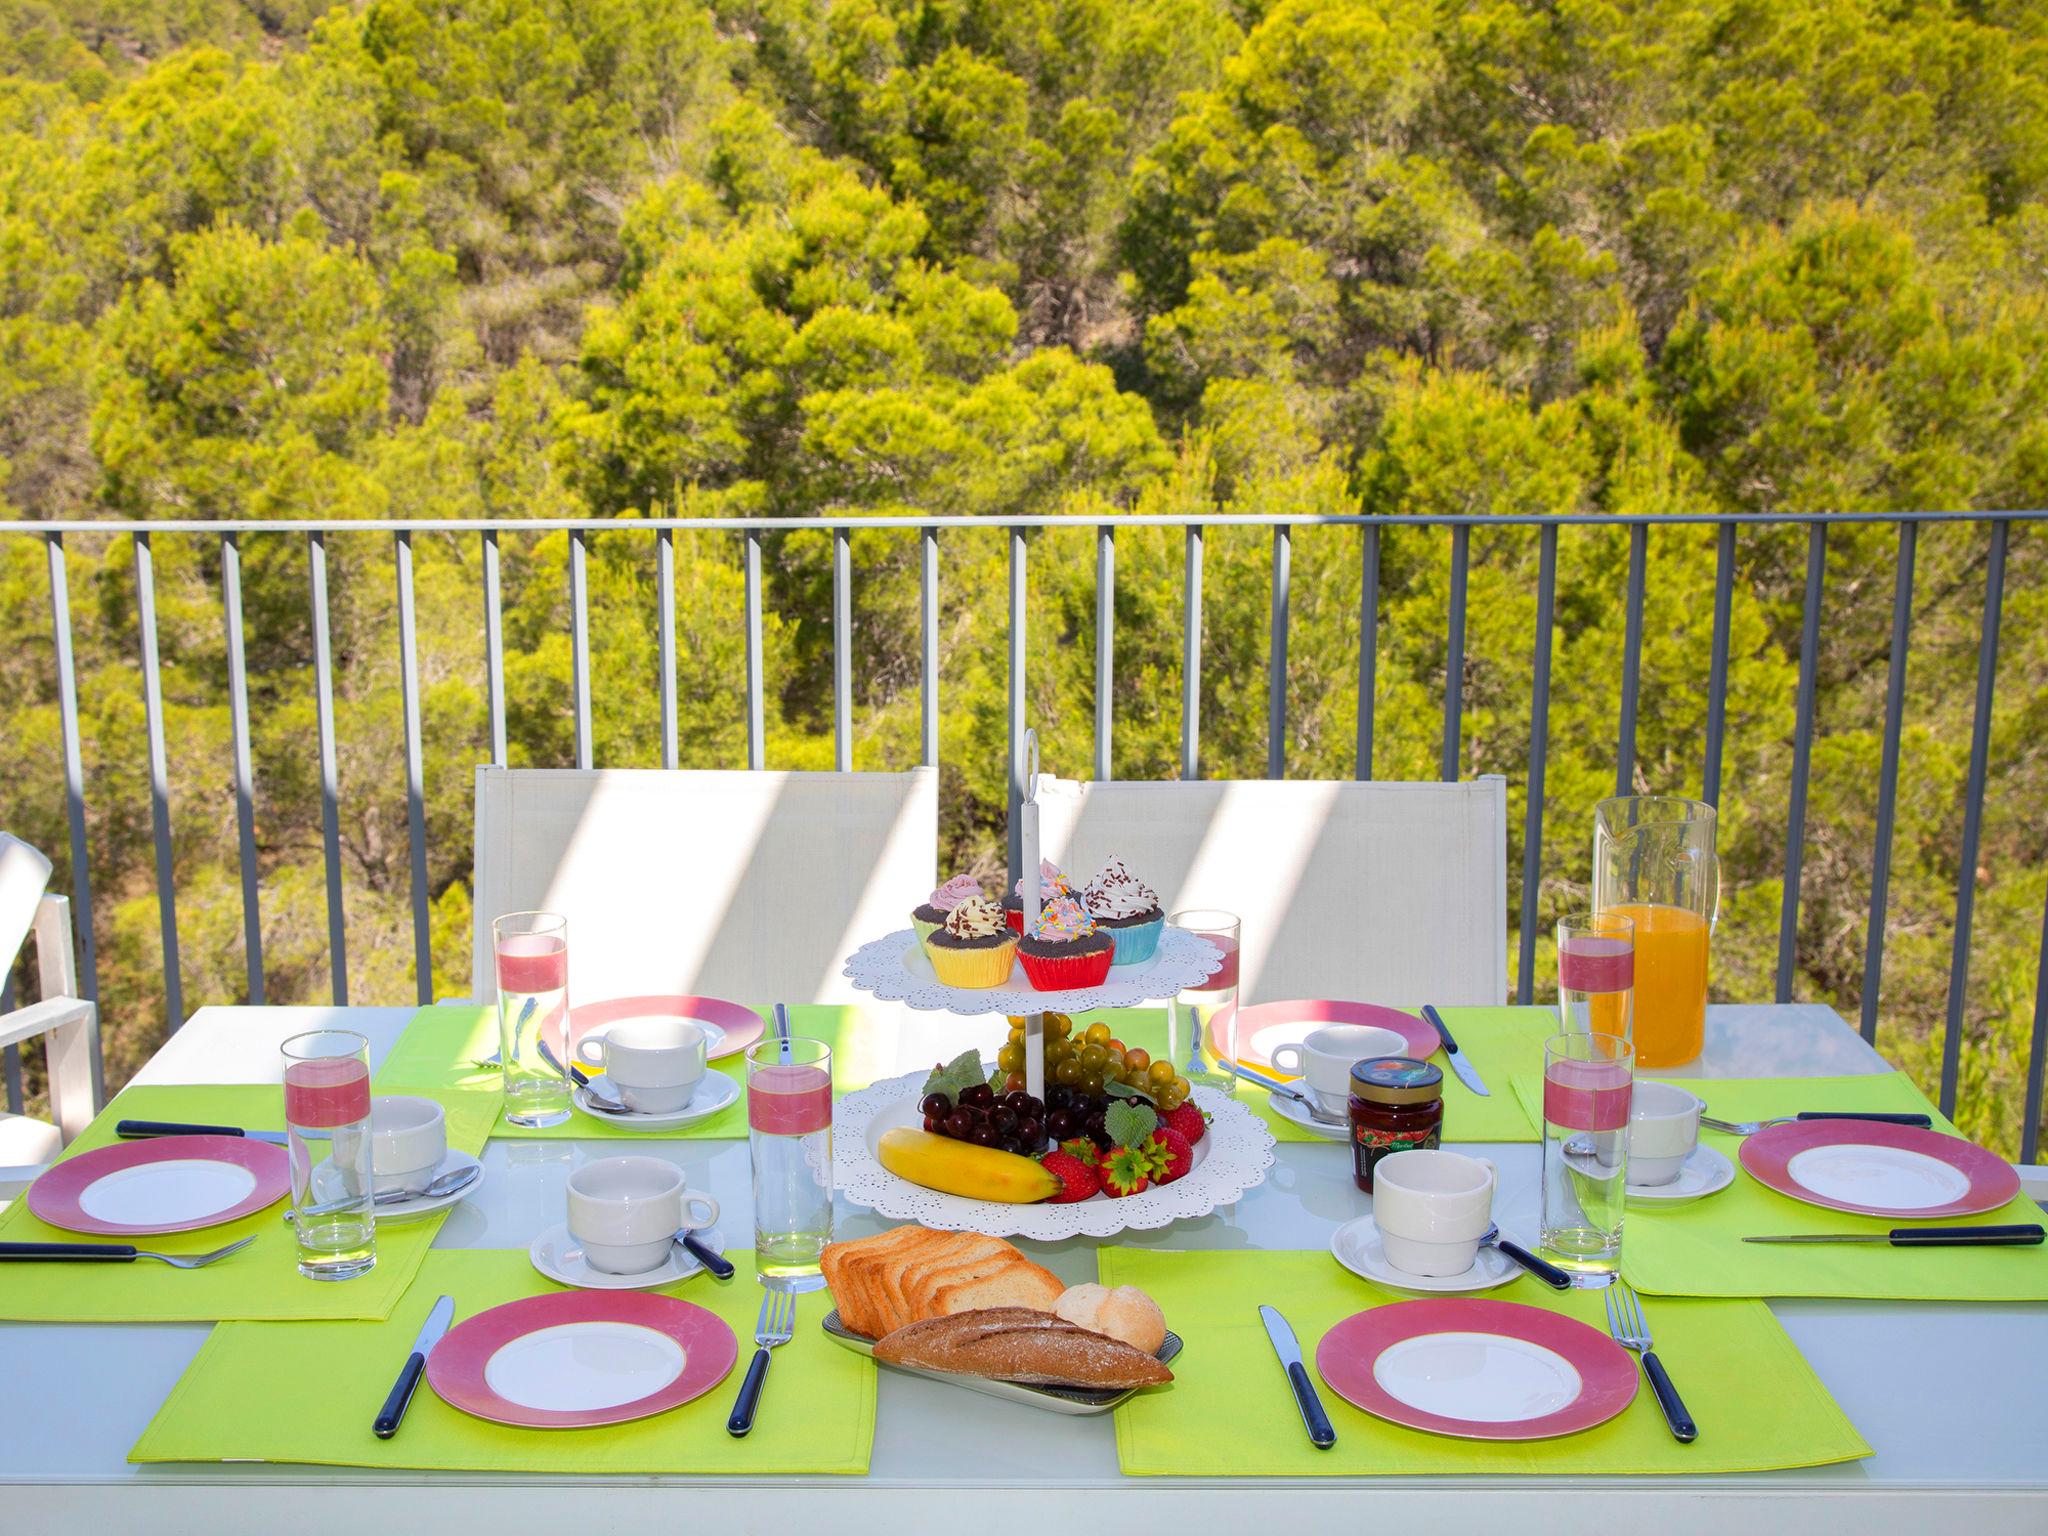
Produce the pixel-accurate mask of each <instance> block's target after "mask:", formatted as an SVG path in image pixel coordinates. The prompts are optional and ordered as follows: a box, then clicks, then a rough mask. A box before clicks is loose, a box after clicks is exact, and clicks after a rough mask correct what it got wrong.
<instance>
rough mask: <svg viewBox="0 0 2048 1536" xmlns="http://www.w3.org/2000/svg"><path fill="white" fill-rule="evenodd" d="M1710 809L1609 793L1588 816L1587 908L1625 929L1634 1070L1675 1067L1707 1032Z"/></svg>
mask: <svg viewBox="0 0 2048 1536" xmlns="http://www.w3.org/2000/svg"><path fill="white" fill-rule="evenodd" d="M1714 829H1715V815H1714V808H1713V807H1712V806H1711V805H1708V804H1707V803H1706V802H1705V801H1703V800H1681V799H1679V798H1677V797H1676V796H1672V795H1617V796H1615V797H1614V798H1612V799H1609V800H1602V801H1601V802H1600V804H1599V805H1598V806H1597V807H1596V808H1595V809H1594V812H1593V910H1594V911H1596V912H1602V913H1607V912H1612V913H1616V914H1618V915H1619V916H1622V917H1626V918H1629V919H1631V920H1632V921H1633V922H1634V923H1635V930H1636V932H1635V939H1636V964H1635V1047H1636V1065H1637V1066H1638V1067H1645V1068H1656V1067H1682V1066H1684V1065H1685V1064H1686V1063H1687V1062H1689V1061H1691V1060H1693V1059H1694V1058H1695V1057H1697V1056H1698V1055H1699V1053H1700V1047H1701V1046H1702V1045H1703V1044H1704V1043H1705V1040H1706V1030H1707V942H1708V938H1709V935H1711V934H1712V932H1713V929H1714V918H1715V915H1716V913H1717V912H1718V910H1719V907H1720V902H1721V865H1720V859H1719V857H1718V856H1717V855H1716V853H1715V851H1714Z"/></svg>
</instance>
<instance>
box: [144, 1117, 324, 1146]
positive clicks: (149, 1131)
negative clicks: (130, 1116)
mask: <svg viewBox="0 0 2048 1536" xmlns="http://www.w3.org/2000/svg"><path fill="white" fill-rule="evenodd" d="M114 1134H115V1135H116V1136H118V1137H120V1138H121V1139H122V1140H123V1141H140V1140H143V1139H145V1138H147V1137H151V1136H240V1137H242V1138H243V1139H244V1140H247V1141H267V1142H269V1143H271V1144H272V1145H273V1146H279V1147H282V1146H286V1145H288V1144H289V1143H288V1141H287V1139H286V1137H285V1133H284V1132H283V1131H245V1130H243V1129H242V1127H240V1126H239V1125H187V1124H185V1123H184V1122H183V1121H181V1120H122V1121H118V1122H117V1123H116V1124H115V1126H114ZM308 1139H313V1138H308Z"/></svg>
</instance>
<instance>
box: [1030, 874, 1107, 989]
mask: <svg viewBox="0 0 2048 1536" xmlns="http://www.w3.org/2000/svg"><path fill="white" fill-rule="evenodd" d="M1115 951H1116V941H1115V940H1114V939H1112V938H1111V937H1110V936H1109V935H1108V934H1106V933H1104V932H1103V931H1102V930H1101V929H1100V928H1097V927H1096V926H1095V920H1094V919H1093V918H1091V917H1090V916H1089V915H1088V914H1087V913H1086V912H1084V911H1082V910H1081V903H1080V902H1078V901H1076V900H1074V898H1073V897H1071V896H1055V897H1054V898H1053V899H1052V900H1051V901H1049V902H1047V903H1046V904H1045V905H1044V906H1043V907H1041V908H1039V911H1038V925H1037V926H1036V927H1035V928H1033V929H1032V930H1031V931H1030V932H1029V933H1027V934H1025V935H1024V937H1023V938H1022V939H1020V940H1018V941H1017V963H1018V964H1019V965H1021V966H1023V967H1024V976H1025V979H1026V980H1028V981H1029V982H1030V983H1031V985H1032V986H1034V987H1036V988H1037V989H1038V990H1039V991H1041V992H1064V991H1066V990H1068V989H1069V988H1072V987H1099V986H1101V985H1102V979H1103V978H1104V977H1105V976H1107V975H1108V974H1109V960H1110V956H1111V955H1112V954H1114V953H1115Z"/></svg>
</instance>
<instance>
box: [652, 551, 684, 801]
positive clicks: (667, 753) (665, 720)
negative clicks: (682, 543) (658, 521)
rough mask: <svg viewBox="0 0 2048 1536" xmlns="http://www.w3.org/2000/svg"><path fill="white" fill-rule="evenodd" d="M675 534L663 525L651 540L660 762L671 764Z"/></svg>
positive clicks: (673, 742) (674, 761)
mask: <svg viewBox="0 0 2048 1536" xmlns="http://www.w3.org/2000/svg"><path fill="white" fill-rule="evenodd" d="M675 540H676V535H675V530H674V529H673V528H664V529H662V530H661V532H660V533H659V534H657V535H656V536H655V540H654V568H655V574H654V585H655V602H654V610H655V619H654V621H655V623H656V624H658V625H660V626H661V635H660V650H661V766H662V767H664V768H674V767H675V766H676V764H677V762H678V761H679V759H678V757H677V746H676V543H675Z"/></svg>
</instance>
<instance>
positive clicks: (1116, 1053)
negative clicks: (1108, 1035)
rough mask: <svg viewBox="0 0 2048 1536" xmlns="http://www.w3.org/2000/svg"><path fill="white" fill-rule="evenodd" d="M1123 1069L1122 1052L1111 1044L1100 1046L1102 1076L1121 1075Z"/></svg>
mask: <svg viewBox="0 0 2048 1536" xmlns="http://www.w3.org/2000/svg"><path fill="white" fill-rule="evenodd" d="M1123 1071H1124V1053H1123V1052H1122V1051H1120V1050H1118V1049H1117V1048H1116V1047H1115V1046H1113V1045H1105V1046H1104V1047H1103V1048H1102V1075H1103V1076H1104V1077H1122V1076H1123Z"/></svg>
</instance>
